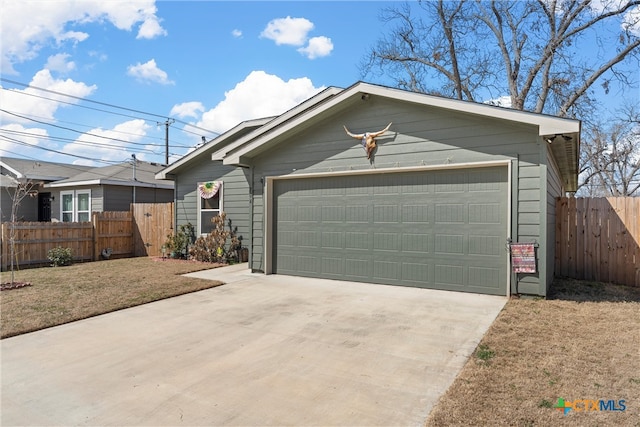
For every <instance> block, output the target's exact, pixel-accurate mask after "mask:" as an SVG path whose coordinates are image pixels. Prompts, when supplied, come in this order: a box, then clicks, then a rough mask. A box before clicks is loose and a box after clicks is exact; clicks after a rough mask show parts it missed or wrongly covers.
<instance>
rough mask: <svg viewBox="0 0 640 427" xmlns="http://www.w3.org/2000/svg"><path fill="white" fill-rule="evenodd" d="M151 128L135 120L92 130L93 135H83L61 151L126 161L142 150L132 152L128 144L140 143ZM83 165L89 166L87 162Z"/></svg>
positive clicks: (137, 155) (141, 156)
mask: <svg viewBox="0 0 640 427" xmlns="http://www.w3.org/2000/svg"><path fill="white" fill-rule="evenodd" d="M149 128H150V126H149V125H148V124H147V123H146V122H145V121H144V120H142V119H135V120H129V121H126V122H123V123H120V124H118V125H116V126H114V127H113V128H112V129H102V128H95V129H91V130H90V131H88V132H87V133H90V134H92V135H87V134H82V135H81V136H80V137H79V138H77V139H76V140H75V141H74V142H72V143H69V144H66V145H65V146H64V147H63V148H62V150H61V151H64V152H65V153H67V154H72V155H76V156H84V157H89V158H92V159H100V160H110V161H119V162H121V161H125V160H128V159H130V158H131V154H132V152H137V151H139V149H140V148H139V146H137V147H135V150H130V148H131V147H130V146H128V143H131V142H135V143H140V141H142V140H143V138H144V137H145V136H146V135H147V130H148V129H149ZM94 135H95V136H94ZM112 138H113V139H112ZM114 139H117V140H119V141H116V140H114ZM155 149H157V147H155ZM136 157H137V158H138V159H139V160H144V157H145V155H144V154H136ZM82 163H83V164H87V162H82Z"/></svg>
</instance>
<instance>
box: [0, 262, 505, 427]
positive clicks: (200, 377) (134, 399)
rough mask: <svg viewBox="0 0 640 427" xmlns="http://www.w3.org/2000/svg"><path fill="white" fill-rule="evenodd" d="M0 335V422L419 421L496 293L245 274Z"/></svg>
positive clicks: (472, 340)
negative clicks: (135, 304)
mask: <svg viewBox="0 0 640 427" xmlns="http://www.w3.org/2000/svg"><path fill="white" fill-rule="evenodd" d="M192 275H196V276H199V277H208V278H211V279H217V280H223V281H225V282H226V283H227V284H226V285H224V286H220V287H217V288H213V289H208V290H204V291H200V292H196V293H193V294H189V295H183V296H180V297H176V298H171V299H168V300H163V301H158V302H155V303H151V304H147V305H143V306H139V307H135V308H131V309H127V310H122V311H118V312H114V313H110V314H106V315H102V316H98V317H94V318H91V319H87V320H83V321H79V322H74V323H71V324H67V325H63V326H59V327H55V328H50V329H46V330H43V331H39V332H34V333H30V334H25V335H21V336H17V337H13V338H8V339H5V340H2V341H0V345H1V350H2V354H1V357H2V359H1V367H2V371H1V375H2V380H1V381H2V390H1V391H2V398H1V408H0V409H1V412H2V415H1V419H0V421H1V424H2V426H9V425H47V426H50V425H65V426H73V425H119V426H136V425H172V426H177V425H184V426H192V425H207V426H213V425H229V426H231V425H238V426H264V425H295V426H305V425H322V426H329V425H337V426H356V425H358V426H365V425H380V426H391V425H393V426H412V425H413V426H420V425H422V424H423V422H424V420H425V418H426V417H427V415H428V413H429V411H430V410H431V408H432V407H433V405H434V404H435V403H436V401H437V399H438V398H439V396H441V395H442V393H444V391H445V390H446V389H447V388H448V387H449V385H450V384H451V383H452V381H453V380H454V378H455V376H456V375H457V373H458V372H459V370H460V368H461V367H462V366H463V364H464V363H465V361H466V360H467V358H468V357H469V355H470V354H471V353H472V351H473V349H474V348H475V346H476V345H477V343H478V341H479V340H480V339H481V337H482V336H483V334H484V333H485V331H486V330H487V328H488V327H489V325H490V324H491V323H492V321H493V320H494V319H495V317H496V315H497V314H498V313H499V311H500V310H501V309H502V307H503V306H504V304H505V302H506V298H505V297H495V296H484V295H475V294H463V293H455V292H444V291H433V290H423V289H414V288H405V287H394V286H382V285H370V284H363V283H351V282H342V281H330V280H316V279H305V278H300V277H291V276H279V275H273V276H264V275H261V274H251V273H249V272H248V270H246V265H240V266H232V267H226V268H222V269H216V270H210V271H207V272H200V273H193V274H192Z"/></svg>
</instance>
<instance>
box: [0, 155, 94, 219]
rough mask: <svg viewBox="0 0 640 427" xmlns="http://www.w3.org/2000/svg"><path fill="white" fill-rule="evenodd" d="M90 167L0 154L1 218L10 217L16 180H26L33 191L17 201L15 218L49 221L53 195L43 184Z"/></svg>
mask: <svg viewBox="0 0 640 427" xmlns="http://www.w3.org/2000/svg"><path fill="white" fill-rule="evenodd" d="M89 169H91V168H90V167H88V166H78V165H70V164H65V163H55V162H45V161H41V160H27V159H15V158H11V157H0V180H1V181H0V187H1V188H0V219H1V220H2V221H3V222H4V221H10V220H11V206H12V203H13V194H14V191H15V186H16V185H17V183H18V182H24V183H27V182H29V183H33V184H34V187H33V190H34V191H33V192H32V196H27V197H25V198H24V199H22V201H21V202H20V205H19V206H18V211H17V220H19V221H51V212H52V211H51V202H52V200H53V195H52V192H51V191H50V190H48V189H45V188H44V185H45V184H48V183H50V182H54V181H58V180H61V179H66V178H69V177H70V176H73V175H76V174H78V173H81V172H84V171H86V170H89Z"/></svg>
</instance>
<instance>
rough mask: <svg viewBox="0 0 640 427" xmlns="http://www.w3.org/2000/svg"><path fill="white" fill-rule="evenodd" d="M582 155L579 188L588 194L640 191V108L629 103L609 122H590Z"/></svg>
mask: <svg viewBox="0 0 640 427" xmlns="http://www.w3.org/2000/svg"><path fill="white" fill-rule="evenodd" d="M583 139H584V140H585V141H586V142H587V143H586V144H583V150H582V152H581V155H580V157H581V158H580V163H581V165H582V167H581V171H580V182H579V186H580V189H579V192H580V193H581V194H584V195H589V196H634V195H638V194H639V193H640V111H639V110H638V106H637V105H627V106H625V107H624V109H623V110H622V111H621V112H620V113H619V114H618V115H617V119H615V120H613V121H612V122H610V123H608V124H603V123H596V124H592V125H589V126H588V127H587V129H586V132H585V137H584V138H583Z"/></svg>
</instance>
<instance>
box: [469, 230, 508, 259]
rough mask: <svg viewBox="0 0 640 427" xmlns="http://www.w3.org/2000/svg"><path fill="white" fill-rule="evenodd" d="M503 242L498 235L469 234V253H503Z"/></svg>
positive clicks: (496, 254)
mask: <svg viewBox="0 0 640 427" xmlns="http://www.w3.org/2000/svg"><path fill="white" fill-rule="evenodd" d="M504 245H505V242H504V241H502V240H501V237H500V236H491V235H487V236H483V235H477V234H473V235H469V252H468V253H469V255H478V256H499V255H500V254H504V248H505V246H504Z"/></svg>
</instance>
